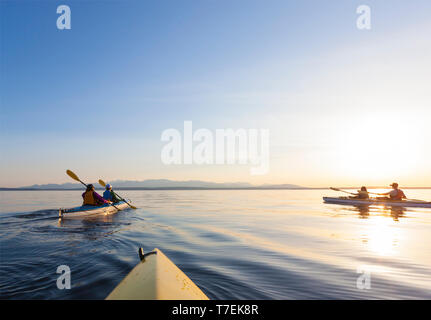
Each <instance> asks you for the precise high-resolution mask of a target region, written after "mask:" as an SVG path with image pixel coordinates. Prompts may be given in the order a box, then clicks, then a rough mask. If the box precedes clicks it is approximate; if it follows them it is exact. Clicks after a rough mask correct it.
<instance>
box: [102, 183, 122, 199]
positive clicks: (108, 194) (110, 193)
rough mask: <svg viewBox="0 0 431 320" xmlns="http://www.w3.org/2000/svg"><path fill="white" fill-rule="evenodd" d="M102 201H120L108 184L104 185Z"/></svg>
mask: <svg viewBox="0 0 431 320" xmlns="http://www.w3.org/2000/svg"><path fill="white" fill-rule="evenodd" d="M103 199H105V200H108V201H112V202H113V203H118V202H120V199H119V198H118V197H117V195H116V194H115V192H114V191H113V190H112V186H111V185H110V184H109V183H108V184H107V185H106V190H105V192H104V193H103Z"/></svg>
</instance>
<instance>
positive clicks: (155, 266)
mask: <svg viewBox="0 0 431 320" xmlns="http://www.w3.org/2000/svg"><path fill="white" fill-rule="evenodd" d="M139 257H140V258H141V262H139V263H138V265H137V266H136V267H135V268H133V270H132V271H130V273H129V274H128V275H127V276H126V277H125V278H124V279H123V280H122V281H121V282H120V284H118V286H117V287H116V288H115V289H114V290H113V291H112V292H111V293H110V294H109V295H108V296H107V297H106V299H107V300H209V299H208V297H207V296H206V295H205V294H204V293H203V292H202V291H201V289H199V288H198V286H196V285H195V284H194V283H193V281H192V280H190V279H189V277H187V276H186V275H185V274H184V273H183V272H182V271H181V270H180V269H179V268H178V267H177V266H176V265H175V264H174V263H173V262H172V261H171V260H169V258H168V257H166V256H165V255H164V254H163V252H162V251H160V250H159V249H154V250H153V251H151V252H149V253H146V254H144V253H143V250H142V248H140V249H139Z"/></svg>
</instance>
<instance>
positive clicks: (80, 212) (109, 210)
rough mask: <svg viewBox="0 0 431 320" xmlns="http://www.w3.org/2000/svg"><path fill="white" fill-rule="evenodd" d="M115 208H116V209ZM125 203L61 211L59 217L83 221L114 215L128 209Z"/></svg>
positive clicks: (87, 206)
mask: <svg viewBox="0 0 431 320" xmlns="http://www.w3.org/2000/svg"><path fill="white" fill-rule="evenodd" d="M114 206H115V207H114ZM128 206H129V205H128V204H127V203H126V202H125V201H120V202H118V203H115V204H114V205H110V204H104V205H101V206H89V205H86V206H80V207H74V208H69V209H59V211H58V215H59V218H60V219H81V218H89V217H94V216H99V215H108V214H114V213H117V212H118V211H121V210H124V209H126V208H128Z"/></svg>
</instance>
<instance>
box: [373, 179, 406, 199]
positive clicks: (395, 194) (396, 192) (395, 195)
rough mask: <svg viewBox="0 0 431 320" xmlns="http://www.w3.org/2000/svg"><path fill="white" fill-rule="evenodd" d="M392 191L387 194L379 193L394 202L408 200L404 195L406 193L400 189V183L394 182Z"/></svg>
mask: <svg viewBox="0 0 431 320" xmlns="http://www.w3.org/2000/svg"><path fill="white" fill-rule="evenodd" d="M391 187H392V190H391V191H389V192H385V193H379V195H381V196H389V199H390V200H393V201H402V200H403V199H407V197H406V195H405V194H404V191H403V190H401V189H398V183H396V182H394V183H392V184H391Z"/></svg>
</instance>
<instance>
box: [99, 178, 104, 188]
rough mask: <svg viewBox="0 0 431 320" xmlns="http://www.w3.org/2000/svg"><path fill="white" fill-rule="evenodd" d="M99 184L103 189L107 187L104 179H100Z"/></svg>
mask: <svg viewBox="0 0 431 320" xmlns="http://www.w3.org/2000/svg"><path fill="white" fill-rule="evenodd" d="M99 183H100V185H101V186H102V187H105V186H106V183H105V181H103V180H102V179H99Z"/></svg>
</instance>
